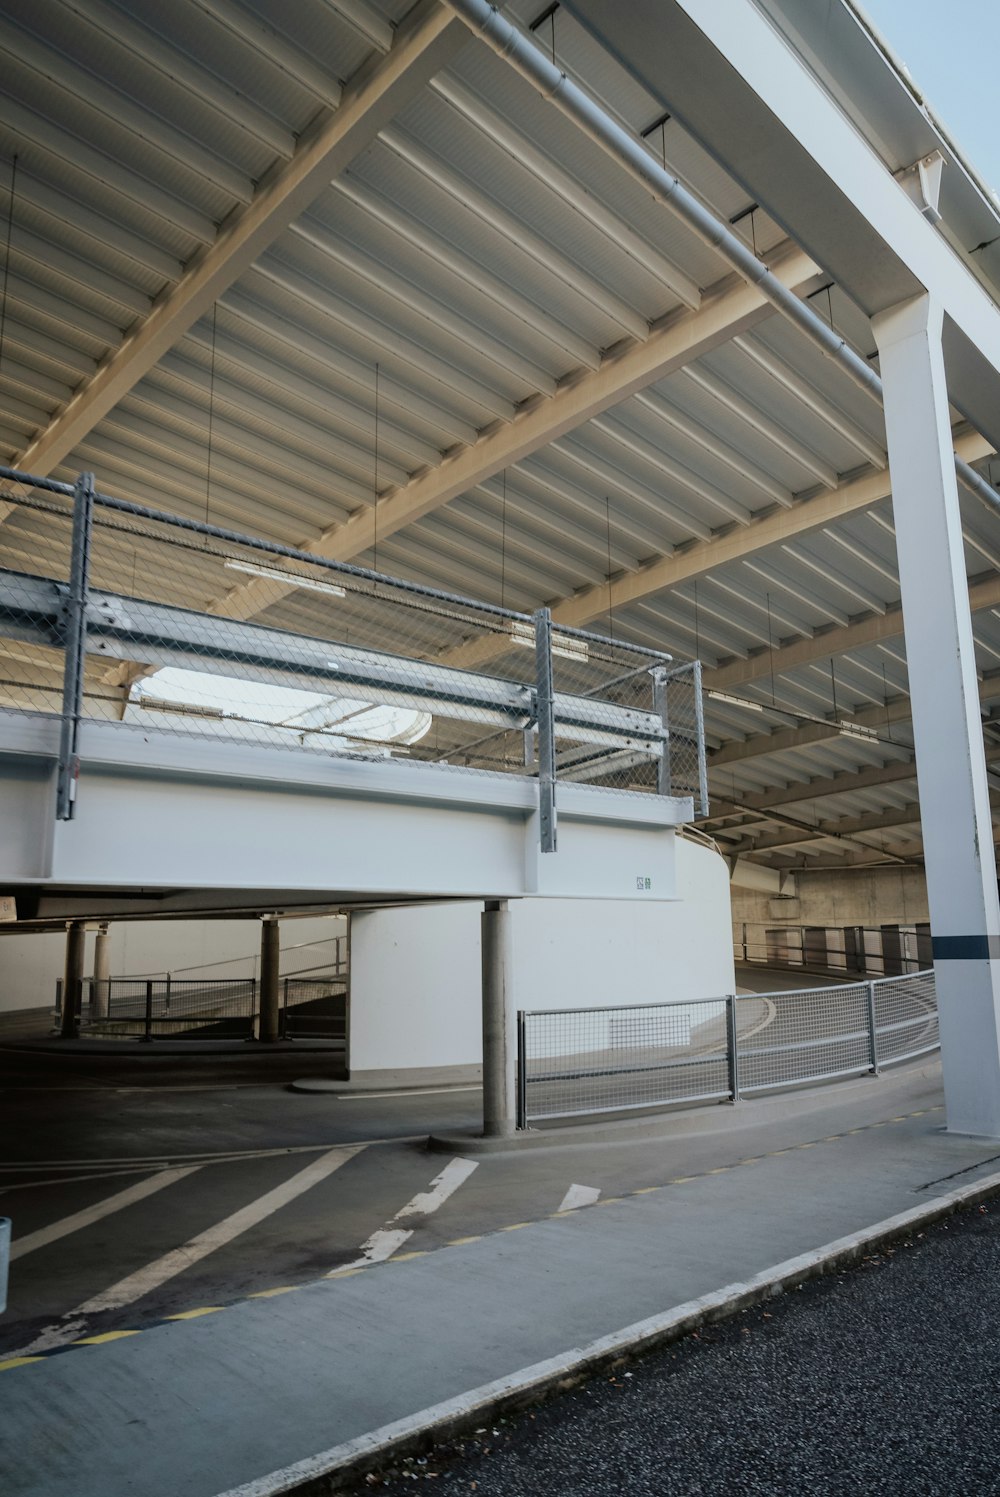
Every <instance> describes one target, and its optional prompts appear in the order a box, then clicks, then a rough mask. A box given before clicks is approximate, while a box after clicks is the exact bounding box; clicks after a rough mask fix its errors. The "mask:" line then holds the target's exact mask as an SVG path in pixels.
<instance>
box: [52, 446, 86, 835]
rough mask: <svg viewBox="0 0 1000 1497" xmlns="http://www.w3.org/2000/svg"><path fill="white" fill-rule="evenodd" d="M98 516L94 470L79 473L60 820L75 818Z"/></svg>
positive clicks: (66, 620)
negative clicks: (93, 539) (92, 546)
mask: <svg viewBox="0 0 1000 1497" xmlns="http://www.w3.org/2000/svg"><path fill="white" fill-rule="evenodd" d="M93 519H94V475H93V473H81V474H80V477H79V478H78V479H77V481H76V487H75V489H74V496H73V538H72V542H71V552H70V572H69V587H68V589H67V592H66V600H65V603H64V605H63V616H62V622H63V638H64V641H65V647H64V655H63V699H62V726H61V729H60V734H59V769H58V778H57V782H56V819H57V820H58V821H72V819H73V812H74V808H75V804H76V787H77V780H78V777H79V773H80V761H79V758H78V756H77V740H78V738H79V734H80V717H81V714H82V711H83V666H84V659H85V657H86V653H87V587H88V583H89V579H90V537H91V530H92V527H93Z"/></svg>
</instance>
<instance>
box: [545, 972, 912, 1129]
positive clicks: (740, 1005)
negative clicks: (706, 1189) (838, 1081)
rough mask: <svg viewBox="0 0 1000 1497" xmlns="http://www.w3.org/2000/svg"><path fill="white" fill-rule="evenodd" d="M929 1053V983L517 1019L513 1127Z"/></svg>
mask: <svg viewBox="0 0 1000 1497" xmlns="http://www.w3.org/2000/svg"><path fill="white" fill-rule="evenodd" d="M937 1045H938V1029H937V1000H936V995H935V987H934V973H933V972H919V973H916V974H915V975H912V976H908V977H894V978H883V979H880V980H877V981H874V982H864V983H847V984H844V985H842V986H837V987H827V988H808V989H803V990H801V991H800V992H796V993H752V994H745V995H743V994H741V995H739V996H730V997H726V998H713V999H705V1000H700V1001H698V1002H693V1003H657V1004H645V1005H643V1006H641V1007H635V1008H599V1009H596V1008H595V1009H558V1010H545V1011H543V1010H537V1011H534V1012H531V1011H522V1012H520V1013H519V1014H518V1115H519V1116H518V1125H519V1127H522V1128H524V1127H527V1126H529V1125H530V1124H531V1123H532V1122H540V1121H542V1120H544V1119H546V1118H565V1117H574V1116H577V1115H580V1114H585V1113H586V1114H593V1113H607V1112H626V1111H631V1110H635V1109H638V1108H646V1107H656V1106H664V1105H667V1104H669V1103H676V1102H685V1103H691V1102H702V1101H711V1100H719V1099H723V1098H727V1097H728V1098H731V1099H732V1100H733V1101H736V1100H737V1099H738V1098H739V1097H740V1096H742V1095H744V1094H746V1093H750V1092H758V1091H776V1090H780V1089H782V1088H784V1087H789V1086H799V1085H803V1084H805V1083H806V1082H816V1081H829V1080H833V1079H835V1078H836V1077H841V1076H851V1075H858V1074H859V1073H861V1072H864V1071H874V1072H878V1071H879V1070H880V1069H881V1067H883V1066H886V1065H891V1064H893V1063H894V1062H897V1061H901V1060H909V1059H912V1058H913V1057H915V1056H918V1055H923V1054H925V1053H926V1052H927V1051H930V1050H933V1049H935V1048H936V1047H937Z"/></svg>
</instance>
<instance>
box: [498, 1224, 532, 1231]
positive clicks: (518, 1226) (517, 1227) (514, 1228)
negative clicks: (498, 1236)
mask: <svg viewBox="0 0 1000 1497" xmlns="http://www.w3.org/2000/svg"><path fill="white" fill-rule="evenodd" d="M530 1226H531V1223H530V1222H512V1223H511V1225H510V1226H509V1227H501V1228H500V1230H501V1232H519V1231H520V1230H521V1228H522V1227H530Z"/></svg>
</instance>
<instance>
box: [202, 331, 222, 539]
mask: <svg viewBox="0 0 1000 1497" xmlns="http://www.w3.org/2000/svg"><path fill="white" fill-rule="evenodd" d="M218 317H219V303H218V302H216V303H215V305H214V306H213V308H212V362H211V364H210V366H209V373H208V461H207V463H206V466H205V524H206V525H207V524H208V523H209V520H208V513H209V505H210V501H211V497H212V436H213V429H214V426H215V332H216V323H217V321H218ZM206 539H207V538H206Z"/></svg>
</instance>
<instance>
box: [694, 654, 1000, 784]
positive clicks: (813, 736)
mask: <svg viewBox="0 0 1000 1497" xmlns="http://www.w3.org/2000/svg"><path fill="white" fill-rule="evenodd" d="M979 699H980V702H981V703H986V702H995V701H998V700H1000V675H992V676H989V677H987V679H985V680H984V681H982V682H981V683H980V687H979ZM779 710H780V709H779ZM909 720H910V699H909V697H908V696H901V697H897V698H896V700H895V701H893V702H888V703H886V704H885V706H881V705H876V706H874V707H865V708H863V709H862V710H861V711H860V712H852V713H851V715H850V721H851V722H852V723H856V724H857V725H858V727H860V728H871V729H872V730H873V731H874V732H878V731H879V730H880V729H881V728H883V727H885V726H887V725H888V724H891V723H896V722H909ZM840 736H841V730H840V728H839V726H838V724H837V723H835V722H821V723H820V722H816V723H814V722H806V723H801V724H800V725H799V726H798V727H795V728H779V729H778V730H777V731H776V732H774V733H755V734H754V735H753V737H752V738H745V739H743V740H742V741H740V742H737V741H735V740H734V741H733V742H732V743H726V744H724V745H723V746H722V747H721V748H718V749H716V750H715V751H714V752H713V753H710V755H709V760H708V764H709V769H721V768H722V766H723V765H724V764H738V763H740V762H741V761H742V760H744V759H758V758H760V757H761V756H762V755H764V754H781V753H785V752H786V751H787V750H788V749H803V748H808V747H809V746H810V744H813V743H827V742H829V740H830V739H832V738H839V737H840Z"/></svg>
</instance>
